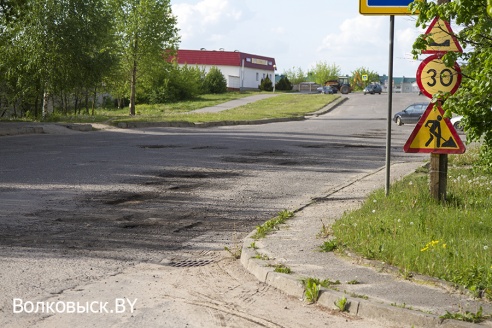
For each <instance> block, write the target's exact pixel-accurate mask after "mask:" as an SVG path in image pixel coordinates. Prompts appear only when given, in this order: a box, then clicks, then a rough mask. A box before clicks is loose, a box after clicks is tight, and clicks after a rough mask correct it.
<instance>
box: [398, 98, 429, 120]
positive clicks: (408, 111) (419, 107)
mask: <svg viewBox="0 0 492 328" xmlns="http://www.w3.org/2000/svg"><path fill="white" fill-rule="evenodd" d="M427 106H429V104H428V103H415V104H411V105H410V106H408V107H407V108H405V109H404V110H402V111H401V112H398V113H396V114H395V115H394V116H393V121H394V122H395V123H396V124H398V125H403V124H415V123H417V122H418V121H419V119H420V117H421V116H422V114H424V112H425V110H426V109H427Z"/></svg>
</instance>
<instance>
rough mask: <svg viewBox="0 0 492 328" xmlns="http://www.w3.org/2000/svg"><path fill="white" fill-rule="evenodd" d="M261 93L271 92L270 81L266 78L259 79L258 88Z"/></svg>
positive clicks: (271, 85)
mask: <svg viewBox="0 0 492 328" xmlns="http://www.w3.org/2000/svg"><path fill="white" fill-rule="evenodd" d="M258 88H259V89H260V90H261V91H273V83H272V80H270V78H269V77H268V76H267V77H265V78H264V79H261V84H260V85H259V86H258Z"/></svg>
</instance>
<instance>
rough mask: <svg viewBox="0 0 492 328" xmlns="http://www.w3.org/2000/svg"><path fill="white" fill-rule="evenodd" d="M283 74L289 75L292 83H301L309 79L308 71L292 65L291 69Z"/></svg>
mask: <svg viewBox="0 0 492 328" xmlns="http://www.w3.org/2000/svg"><path fill="white" fill-rule="evenodd" d="M283 75H285V76H287V78H288V79H289V80H290V81H291V82H292V84H299V83H301V82H305V81H306V80H307V75H306V73H304V71H303V70H302V68H300V67H297V68H296V67H292V68H291V69H288V70H286V71H284V73H283Z"/></svg>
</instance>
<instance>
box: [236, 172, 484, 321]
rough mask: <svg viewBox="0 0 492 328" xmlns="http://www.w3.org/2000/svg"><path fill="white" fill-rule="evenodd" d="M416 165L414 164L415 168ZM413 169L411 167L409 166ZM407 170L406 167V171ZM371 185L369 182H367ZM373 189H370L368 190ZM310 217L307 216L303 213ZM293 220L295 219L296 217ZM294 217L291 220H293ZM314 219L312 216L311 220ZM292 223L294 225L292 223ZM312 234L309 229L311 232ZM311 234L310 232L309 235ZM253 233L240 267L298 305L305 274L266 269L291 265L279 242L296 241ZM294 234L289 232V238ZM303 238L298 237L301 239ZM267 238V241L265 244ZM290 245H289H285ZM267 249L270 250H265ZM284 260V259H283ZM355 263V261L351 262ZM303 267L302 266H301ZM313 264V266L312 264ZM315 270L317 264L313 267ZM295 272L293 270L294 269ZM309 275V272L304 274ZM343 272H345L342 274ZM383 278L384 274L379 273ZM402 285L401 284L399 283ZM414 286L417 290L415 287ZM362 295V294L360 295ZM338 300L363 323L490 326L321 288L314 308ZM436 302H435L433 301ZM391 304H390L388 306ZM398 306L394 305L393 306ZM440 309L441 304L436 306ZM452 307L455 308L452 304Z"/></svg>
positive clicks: (338, 189)
mask: <svg viewBox="0 0 492 328" xmlns="http://www.w3.org/2000/svg"><path fill="white" fill-rule="evenodd" d="M417 165H418V164H417ZM412 167H413V165H412ZM401 168H407V166H405V165H403V166H401ZM401 168H400V169H399V170H397V171H399V172H400V173H401V174H403V175H405V171H406V170H405V169H401ZM408 168H409V167H408ZM377 174H378V173H377V171H375V172H370V173H368V174H366V175H364V176H363V177H357V178H355V179H352V180H351V181H349V182H347V183H344V184H343V185H340V186H335V187H333V188H332V189H330V190H329V191H328V192H327V196H326V197H328V196H329V195H332V194H335V193H337V192H342V191H343V189H345V188H347V187H350V186H352V185H354V188H355V189H360V190H365V189H364V187H362V186H355V184H356V183H358V182H359V181H360V182H362V183H364V182H363V180H365V179H366V178H368V179H369V181H371V180H370V179H374V177H373V176H376V175H377ZM371 184H372V182H371ZM370 188H373V187H370ZM315 206H316V202H309V203H307V204H306V205H304V206H300V207H299V208H298V209H296V210H294V211H293V212H294V213H303V211H304V210H306V211H308V210H309V209H310V208H312V207H315ZM307 213H310V212H307ZM312 214H314V213H310V214H307V215H312ZM296 216H297V215H296ZM296 216H295V217H296ZM295 217H293V218H291V219H290V220H295ZM315 217H316V216H315ZM294 222H296V221H294ZM298 222H304V221H298ZM294 226H295V228H293V229H294V230H297V229H300V226H299V223H297V224H294ZM285 227H289V220H288V221H287V225H281V227H280V229H279V231H278V232H279V233H280V232H282V231H284V228H285ZM311 230H313V229H311ZM311 232H312V231H311ZM255 233H256V231H252V232H251V233H250V234H248V236H246V238H245V239H244V240H243V247H242V252H241V263H242V265H243V266H244V268H246V269H247V270H248V271H249V272H250V273H251V274H253V275H254V276H256V277H257V278H258V280H259V281H261V282H263V283H266V284H268V285H270V286H272V287H275V288H277V289H279V290H280V291H282V292H283V293H285V294H287V295H290V296H293V297H296V298H298V299H300V300H301V301H302V300H304V287H303V285H302V283H301V281H302V280H303V279H306V278H308V277H309V274H306V273H304V274H303V275H300V274H299V273H296V272H295V271H294V272H293V273H292V274H282V273H276V272H273V269H272V268H271V267H269V266H268V265H270V264H273V263H275V262H276V263H277V264H278V263H295V262H291V259H290V258H288V257H284V256H283V255H282V254H284V253H283V251H287V253H286V254H291V253H289V251H288V250H287V249H284V247H285V246H286V245H284V244H283V243H282V240H287V241H289V240H292V241H295V240H297V239H296V238H294V239H282V238H283V237H280V238H278V239H276V238H274V237H273V236H277V234H275V233H274V234H273V235H272V237H269V236H268V235H267V237H266V238H264V239H263V238H262V239H259V240H255V239H254V238H253V237H254V235H255ZM292 233H294V232H291V233H290V234H292ZM302 236H304V235H302V234H301V238H304V237H305V236H304V237H302ZM269 238H271V239H270V240H269ZM278 242H280V244H278V245H277V248H274V249H275V250H273V249H269V247H270V246H271V244H272V243H278ZM252 243H254V244H255V245H256V246H257V249H252V248H250V245H251V244H252ZM289 243H290V241H289ZM269 245H270V246H269ZM296 245H297V244H294V245H293V246H294V247H297V246H296ZM305 247H306V245H303V246H302V248H303V249H305ZM256 253H260V254H265V255H268V256H269V257H270V258H272V260H259V259H255V258H253V257H254V256H255V255H256ZM286 256H288V255H286ZM351 262H352V264H356V263H354V262H353V261H351ZM355 262H357V261H355ZM302 263H306V262H302ZM297 264H298V265H299V262H297ZM313 264H314V263H313ZM317 265H318V266H319V265H320V264H317ZM325 265H330V263H325ZM294 270H295V268H294ZM308 272H309V271H308ZM344 272H345V271H344ZM382 274H383V275H386V274H385V273H382ZM402 283H403V282H402ZM404 283H405V284H408V283H409V282H408V281H405V282H404ZM415 286H418V284H417V285H415ZM362 294H364V293H362ZM342 297H346V298H347V300H348V301H349V302H350V303H351V304H350V307H349V308H348V313H349V314H350V315H353V316H358V317H363V318H367V319H375V320H384V321H387V322H392V323H395V324H397V325H398V324H400V325H402V326H405V327H410V326H412V325H413V326H414V327H425V328H427V327H428V328H431V327H451V328H455V327H456V328H465V327H491V326H492V325H491V324H492V322H491V321H490V320H486V321H484V322H483V323H481V324H474V323H469V322H463V321H459V320H452V319H446V320H445V319H442V318H440V317H439V315H440V314H439V312H435V313H430V312H426V310H418V307H419V306H418V305H416V306H417V307H413V308H412V305H411V304H410V305H409V306H407V307H405V304H404V303H403V306H402V307H399V306H398V305H396V306H393V303H391V302H392V301H391V299H387V300H383V299H381V298H379V297H378V296H377V294H375V295H371V294H369V295H368V297H369V298H368V299H364V298H360V297H357V294H351V293H350V290H349V291H348V292H347V291H343V292H341V291H337V290H334V289H327V288H321V290H320V296H319V299H318V301H317V305H319V306H322V307H325V308H329V309H335V308H336V307H335V305H334V302H335V301H337V300H339V299H341V298H342ZM436 299H438V298H436ZM390 303H391V304H390ZM396 304H398V303H396ZM439 305H441V304H439ZM455 305H456V304H455Z"/></svg>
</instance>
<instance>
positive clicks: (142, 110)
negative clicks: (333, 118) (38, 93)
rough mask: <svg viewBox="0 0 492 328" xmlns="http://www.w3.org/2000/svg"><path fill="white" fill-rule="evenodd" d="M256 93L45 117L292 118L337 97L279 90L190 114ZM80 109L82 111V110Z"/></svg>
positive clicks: (132, 119) (124, 119) (67, 120)
mask: <svg viewBox="0 0 492 328" xmlns="http://www.w3.org/2000/svg"><path fill="white" fill-rule="evenodd" d="M255 94H259V93H258V92H246V93H239V92H228V93H225V94H220V95H202V96H200V97H199V98H197V99H195V100H191V101H182V102H176V103H169V104H157V105H146V104H141V105H137V106H136V108H135V112H136V115H135V116H129V110H128V107H125V108H123V109H104V108H103V109H100V108H98V109H96V110H95V115H94V116H92V115H84V114H81V115H59V114H55V115H52V116H50V117H49V118H47V119H46V121H51V122H64V123H111V124H114V125H116V124H118V123H120V122H127V123H128V122H193V123H203V122H220V121H246V120H259V119H272V118H295V117H302V116H304V115H306V114H309V113H313V112H315V111H317V110H319V109H321V108H323V107H324V106H326V105H327V104H329V103H331V102H333V101H334V100H335V99H337V98H338V97H339V96H337V95H323V94H299V93H283V94H279V95H277V96H276V97H273V98H269V99H263V100H260V101H257V102H254V103H250V104H247V105H244V106H241V107H237V108H233V109H230V110H225V111H222V112H218V113H193V112H192V111H194V110H196V109H200V108H204V107H209V106H214V105H218V104H221V103H225V102H227V101H230V100H234V99H239V98H244V97H247V96H251V95H255ZM82 111H84V110H82Z"/></svg>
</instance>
